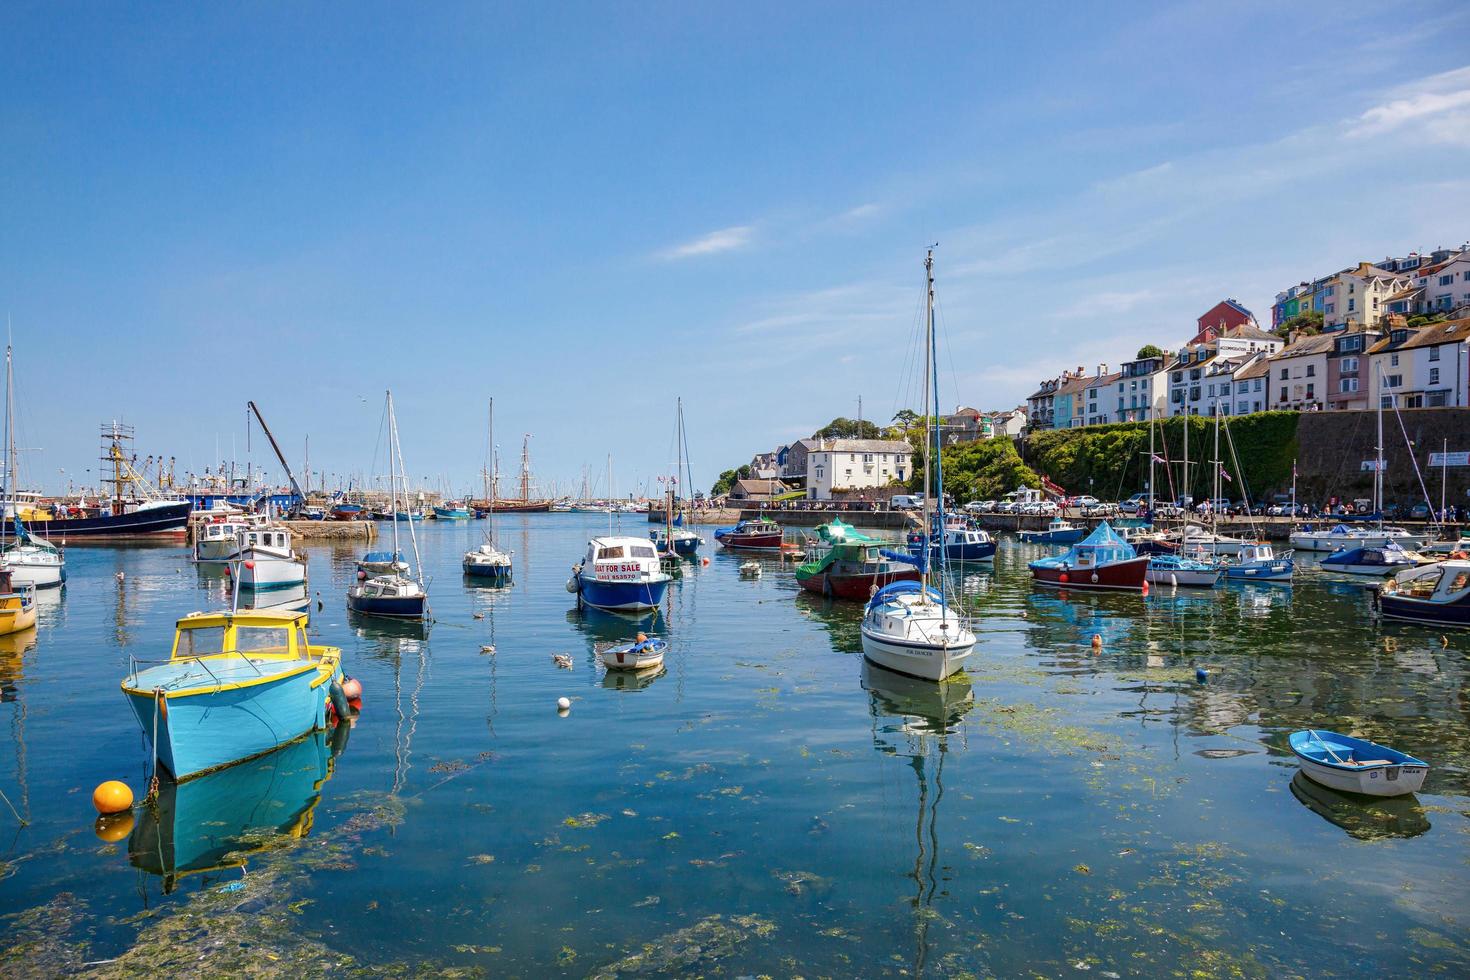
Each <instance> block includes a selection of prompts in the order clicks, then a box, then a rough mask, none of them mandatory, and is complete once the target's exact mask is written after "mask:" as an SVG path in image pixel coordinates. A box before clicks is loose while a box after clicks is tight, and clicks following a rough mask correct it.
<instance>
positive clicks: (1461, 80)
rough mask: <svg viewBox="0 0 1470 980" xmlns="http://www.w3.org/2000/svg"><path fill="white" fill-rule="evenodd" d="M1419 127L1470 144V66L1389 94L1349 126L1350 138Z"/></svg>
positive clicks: (1438, 138) (1436, 137) (1435, 137)
mask: <svg viewBox="0 0 1470 980" xmlns="http://www.w3.org/2000/svg"><path fill="white" fill-rule="evenodd" d="M1404 129H1413V130H1416V131H1417V132H1418V133H1419V134H1420V135H1422V136H1423V137H1424V138H1426V139H1429V140H1432V141H1433V142H1436V143H1450V144H1454V145H1457V146H1470V66H1466V67H1464V68H1456V69H1455V70H1454V71H1447V72H1441V73H1440V74H1438V75H1430V76H1429V77H1427V78H1421V79H1419V80H1418V81H1416V82H1412V83H1410V84H1408V85H1404V86H1400V87H1399V88H1397V89H1394V90H1393V91H1391V92H1389V93H1388V100H1387V101H1385V102H1382V103H1380V104H1378V105H1375V106H1372V107H1370V108H1369V109H1367V110H1366V111H1364V112H1363V114H1362V115H1361V116H1359V117H1358V118H1357V119H1355V120H1352V121H1351V122H1350V123H1349V124H1348V127H1347V130H1346V135H1347V137H1348V138H1349V139H1364V138H1369V137H1375V136H1384V135H1387V134H1389V133H1398V132H1400V131H1401V130H1404Z"/></svg>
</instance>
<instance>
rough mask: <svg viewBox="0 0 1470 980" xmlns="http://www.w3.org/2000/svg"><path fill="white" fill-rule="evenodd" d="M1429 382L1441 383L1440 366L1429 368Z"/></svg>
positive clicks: (1433, 383)
mask: <svg viewBox="0 0 1470 980" xmlns="http://www.w3.org/2000/svg"><path fill="white" fill-rule="evenodd" d="M1429 383H1430V384H1432V385H1437V384H1439V368H1430V369H1429Z"/></svg>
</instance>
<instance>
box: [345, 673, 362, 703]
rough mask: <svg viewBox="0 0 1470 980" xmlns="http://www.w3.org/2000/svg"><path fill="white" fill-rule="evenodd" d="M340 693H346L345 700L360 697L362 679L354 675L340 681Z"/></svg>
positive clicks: (358, 698)
mask: <svg viewBox="0 0 1470 980" xmlns="http://www.w3.org/2000/svg"><path fill="white" fill-rule="evenodd" d="M342 693H343V694H345V695H347V700H349V701H354V700H360V699H361V698H362V681H360V680H358V679H357V678H356V677H349V678H347V679H346V680H344V681H343V682H342Z"/></svg>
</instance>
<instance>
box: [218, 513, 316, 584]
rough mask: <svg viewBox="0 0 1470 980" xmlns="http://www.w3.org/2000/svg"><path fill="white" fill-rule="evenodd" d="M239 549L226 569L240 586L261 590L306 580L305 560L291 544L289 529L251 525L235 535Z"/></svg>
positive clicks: (301, 582) (302, 582)
mask: <svg viewBox="0 0 1470 980" xmlns="http://www.w3.org/2000/svg"><path fill="white" fill-rule="evenodd" d="M236 540H237V541H238V542H239V548H238V549H237V551H236V555H235V560H234V561H232V562H231V563H230V572H231V574H232V575H236V576H238V580H239V583H240V588H242V589H255V590H257V591H265V590H268V589H287V588H291V587H293V586H298V585H303V584H305V582H306V559H305V558H304V557H302V556H300V555H297V554H296V552H295V551H294V550H293V549H292V547H291V532H290V531H288V530H286V529H285V528H283V527H272V526H266V527H252V528H246V529H245V530H243V531H240V532H239V534H238V535H237V536H236Z"/></svg>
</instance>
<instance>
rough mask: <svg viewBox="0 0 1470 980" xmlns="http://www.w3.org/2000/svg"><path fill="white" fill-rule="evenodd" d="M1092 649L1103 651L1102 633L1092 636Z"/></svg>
mask: <svg viewBox="0 0 1470 980" xmlns="http://www.w3.org/2000/svg"><path fill="white" fill-rule="evenodd" d="M1092 648H1093V649H1094V650H1101V649H1102V634H1101V633H1094V634H1092Z"/></svg>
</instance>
